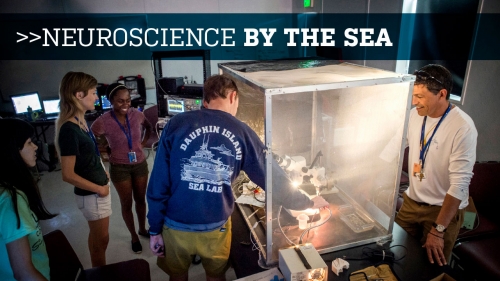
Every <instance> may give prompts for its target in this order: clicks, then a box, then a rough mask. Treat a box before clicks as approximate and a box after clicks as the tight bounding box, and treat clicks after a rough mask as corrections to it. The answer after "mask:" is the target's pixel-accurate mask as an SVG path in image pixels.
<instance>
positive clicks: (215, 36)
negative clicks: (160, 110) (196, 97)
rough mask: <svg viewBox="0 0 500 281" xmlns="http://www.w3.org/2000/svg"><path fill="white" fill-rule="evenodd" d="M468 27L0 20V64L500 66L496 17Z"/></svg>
mask: <svg viewBox="0 0 500 281" xmlns="http://www.w3.org/2000/svg"><path fill="white" fill-rule="evenodd" d="M468 20H469V22H470V23H466V24H464V15H461V14H3V15H2V19H1V29H0V35H1V36H2V37H1V38H2V39H3V40H2V41H3V42H2V44H3V48H2V49H3V51H2V52H1V55H0V59H2V60H148V59H150V58H151V56H152V53H153V52H155V51H174V50H209V51H210V58H211V59H213V60H263V59H283V58H287V59H293V58H303V57H314V56H321V57H327V58H331V59H340V60H364V59H366V60H468V59H472V60H498V59H500V52H498V51H497V50H499V49H500V32H498V30H496V29H498V27H499V26H500V17H499V15H498V14H477V15H473V16H472V17H471V16H470V15H469V16H468ZM422 42H423V43H424V44H422ZM417 43H418V44H417ZM180 59H190V58H180ZM192 59H198V58H192Z"/></svg>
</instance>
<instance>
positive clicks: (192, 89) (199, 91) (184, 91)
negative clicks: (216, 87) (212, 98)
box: [177, 84, 203, 98]
mask: <svg viewBox="0 0 500 281" xmlns="http://www.w3.org/2000/svg"><path fill="white" fill-rule="evenodd" d="M177 94H178V95H179V96H191V97H197V98H203V85H202V84H186V85H183V86H180V87H179V88H178V89H177Z"/></svg>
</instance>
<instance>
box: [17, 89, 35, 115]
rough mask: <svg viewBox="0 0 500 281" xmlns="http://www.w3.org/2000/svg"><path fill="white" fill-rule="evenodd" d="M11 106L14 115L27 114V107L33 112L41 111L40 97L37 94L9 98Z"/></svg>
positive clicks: (31, 93)
mask: <svg viewBox="0 0 500 281" xmlns="http://www.w3.org/2000/svg"><path fill="white" fill-rule="evenodd" d="M10 99H11V101H12V105H13V106H14V111H15V112H16V114H25V113H27V112H28V106H30V107H31V109H32V110H33V111H36V110H42V103H41V102H40V96H39V95H38V92H30V93H24V94H19V95H12V96H10Z"/></svg>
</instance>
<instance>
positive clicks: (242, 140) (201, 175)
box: [147, 75, 329, 281]
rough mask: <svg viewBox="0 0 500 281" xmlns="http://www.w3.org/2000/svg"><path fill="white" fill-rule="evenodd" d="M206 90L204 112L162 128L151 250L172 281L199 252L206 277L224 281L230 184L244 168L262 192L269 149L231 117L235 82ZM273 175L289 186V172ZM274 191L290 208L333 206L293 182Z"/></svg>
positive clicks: (151, 199) (150, 194)
mask: <svg viewBox="0 0 500 281" xmlns="http://www.w3.org/2000/svg"><path fill="white" fill-rule="evenodd" d="M203 90H204V97H203V106H204V107H205V108H204V109H202V110H197V111H189V112H185V113H182V114H178V115H176V116H174V117H173V118H172V119H170V121H169V122H168V123H167V125H166V127H165V128H164V130H163V133H162V136H161V139H160V142H159V145H158V151H157V153H156V158H155V162H154V166H153V170H152V172H151V178H150V181H149V186H148V190H147V199H148V206H149V212H148V216H147V217H148V221H149V225H150V230H149V231H150V235H151V238H150V248H151V250H152V251H153V253H154V254H155V255H156V256H158V262H157V264H158V266H159V267H160V268H161V269H163V270H164V271H165V272H166V273H167V274H168V275H170V280H171V281H175V280H188V270H189V266H190V265H191V261H192V257H193V256H195V255H199V256H200V257H201V261H202V264H203V267H204V268H205V273H206V276H207V280H225V272H226V270H227V269H228V267H229V265H228V258H229V251H230V247H231V220H230V216H231V214H232V212H233V207H234V197H233V193H232V190H231V183H232V182H233V181H234V180H235V178H236V177H237V176H238V174H239V173H240V171H241V170H243V171H245V172H246V173H247V175H248V177H249V178H250V179H251V180H252V181H253V182H255V183H256V184H257V185H259V186H261V187H263V188H265V157H266V154H265V151H266V147H265V145H264V144H263V143H262V142H261V141H260V139H259V138H258V136H257V134H256V133H255V132H254V131H253V130H252V129H251V128H250V127H248V125H246V124H245V123H243V122H241V121H240V120H238V119H236V118H235V117H234V116H235V115H236V112H237V110H238V101H239V99H238V88H237V86H236V84H235V83H234V81H232V80H231V79H229V78H228V77H225V76H222V75H215V76H212V77H210V78H209V79H207V81H206V82H205V85H204V89H203ZM275 166H276V167H277V170H278V171H282V170H281V168H279V167H278V166H277V163H275ZM278 174H279V173H278ZM276 176H281V177H283V181H282V182H286V183H289V181H287V180H285V177H286V175H284V173H283V174H281V175H276ZM273 177H275V176H274V175H273ZM273 182H276V181H273ZM278 182H279V181H278ZM274 188H277V189H278V190H277V192H280V191H282V193H283V194H284V195H283V197H284V198H286V200H283V201H284V202H289V203H291V204H293V209H297V210H302V209H307V208H322V207H327V206H328V205H329V204H328V202H326V201H325V200H324V199H323V198H322V197H319V196H317V197H315V198H313V199H312V200H310V199H309V198H308V197H307V196H305V195H303V194H302V193H300V192H299V191H298V190H297V189H294V188H292V186H291V185H290V184H284V185H283V186H275V187H274ZM283 205H285V207H287V206H286V204H283Z"/></svg>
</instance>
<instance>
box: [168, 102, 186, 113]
mask: <svg viewBox="0 0 500 281" xmlns="http://www.w3.org/2000/svg"><path fill="white" fill-rule="evenodd" d="M167 111H168V114H169V115H175V114H177V113H181V112H184V100H171V99H168V100H167Z"/></svg>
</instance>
